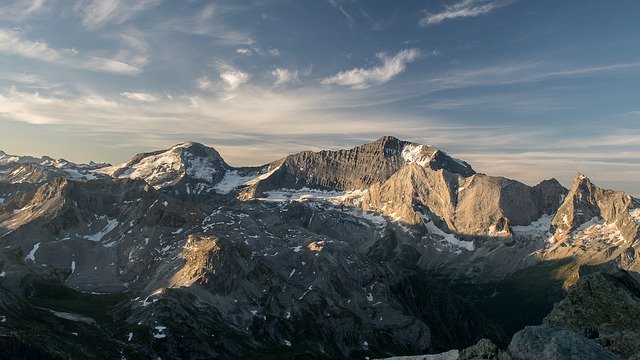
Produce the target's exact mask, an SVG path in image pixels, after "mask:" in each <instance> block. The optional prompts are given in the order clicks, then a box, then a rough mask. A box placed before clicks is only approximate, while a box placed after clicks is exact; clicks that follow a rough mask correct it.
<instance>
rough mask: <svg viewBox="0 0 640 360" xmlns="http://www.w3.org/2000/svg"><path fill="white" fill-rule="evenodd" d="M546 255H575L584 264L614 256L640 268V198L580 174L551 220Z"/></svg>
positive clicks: (622, 263) (627, 266)
mask: <svg viewBox="0 0 640 360" xmlns="http://www.w3.org/2000/svg"><path fill="white" fill-rule="evenodd" d="M551 227H552V232H553V236H552V237H551V238H550V239H549V242H548V245H547V246H548V249H546V250H544V251H543V252H542V255H543V257H544V258H546V259H559V258H570V257H573V258H575V259H576V261H577V262H578V263H580V264H588V263H590V264H598V263H605V262H608V261H611V260H614V261H615V262H616V263H617V264H618V265H619V266H620V267H622V268H625V269H629V270H633V271H636V272H637V271H639V270H640V261H639V260H640V254H639V253H638V249H639V248H640V242H639V241H638V240H640V201H639V200H637V199H634V198H633V197H631V196H629V195H627V194H625V193H624V192H622V191H613V190H604V189H600V188H599V187H597V186H595V185H594V184H593V183H592V182H591V181H590V180H589V179H588V178H587V177H586V176H584V175H582V174H578V175H577V176H576V177H575V178H574V180H573V185H572V186H571V190H570V191H569V193H568V194H567V196H566V198H565V199H564V201H563V203H562V205H561V206H560V208H559V209H558V211H557V212H556V214H555V216H554V218H553V220H552V222H551Z"/></svg>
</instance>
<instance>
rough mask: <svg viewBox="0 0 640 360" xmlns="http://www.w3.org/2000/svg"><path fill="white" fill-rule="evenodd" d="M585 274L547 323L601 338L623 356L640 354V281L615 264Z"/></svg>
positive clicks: (586, 270) (554, 310) (585, 269)
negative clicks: (614, 265)
mask: <svg viewBox="0 0 640 360" xmlns="http://www.w3.org/2000/svg"><path fill="white" fill-rule="evenodd" d="M601 269H602V270H604V271H598V270H601ZM592 271H595V272H592ZM581 273H582V276H581V277H580V279H579V280H578V283H577V284H576V285H575V286H573V287H572V288H571V289H570V290H569V293H568V294H567V297H566V298H565V299H564V300H562V301H560V302H559V303H557V304H556V306H555V307H554V308H553V311H552V312H551V313H550V314H549V315H548V316H547V317H546V318H545V322H546V323H549V324H554V325H559V326H563V327H566V328H569V329H572V330H573V331H576V332H580V333H583V334H585V336H588V337H591V338H594V339H598V341H599V342H601V343H602V344H603V345H604V346H605V347H606V348H607V349H609V350H611V351H613V352H615V353H617V354H620V355H621V356H622V357H623V358H629V357H631V356H634V355H636V356H638V355H640V284H639V283H638V282H637V281H636V280H635V279H634V278H633V277H632V276H631V275H630V274H629V273H628V272H626V271H624V270H620V269H617V268H615V267H613V268H611V267H610V268H609V269H607V268H604V269H603V268H596V269H595V270H589V268H583V269H582V271H581Z"/></svg>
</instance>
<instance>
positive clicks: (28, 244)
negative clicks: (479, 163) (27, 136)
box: [0, 136, 640, 359]
mask: <svg viewBox="0 0 640 360" xmlns="http://www.w3.org/2000/svg"><path fill="white" fill-rule="evenodd" d="M639 250H640V201H639V200H638V199H635V198H633V197H632V196H630V195H628V194H625V193H624V192H621V191H614V190H605V189H601V188H599V187H597V186H596V185H595V184H593V183H592V182H591V181H590V180H589V179H588V178H587V177H586V176H585V175H582V174H578V175H577V176H576V178H575V179H574V181H573V183H572V184H571V186H570V188H569V189H567V188H565V187H563V186H562V185H561V184H560V183H559V182H558V181H557V180H555V179H548V180H544V181H542V182H540V183H539V184H536V185H528V184H524V183H522V182H519V181H517V180H513V179H507V178H504V177H498V176H490V175H486V174H481V173H478V172H476V171H475V170H474V169H473V168H472V166H471V165H470V164H468V163H467V162H465V161H463V160H459V159H456V158H454V157H452V156H450V155H448V154H447V153H446V152H444V151H442V150H440V149H438V148H436V147H434V146H431V145H424V144H418V143H413V142H407V141H402V140H399V139H396V138H394V137H391V136H386V137H383V138H380V139H378V140H375V141H373V142H370V143H367V144H364V145H361V146H357V147H355V148H352V149H346V150H324V151H319V152H313V151H305V152H301V153H297V154H292V155H288V156H286V157H284V158H281V159H278V160H275V161H273V162H271V163H268V164H264V165H261V166H255V167H234V166H231V165H229V164H228V163H227V162H225V160H224V159H223V158H222V156H221V155H220V154H219V153H218V152H217V151H216V150H215V149H214V148H212V147H208V146H205V145H202V144H199V143H194V142H185V143H181V144H177V145H175V146H173V147H171V148H169V149H166V150H159V151H153V152H149V153H141V154H138V155H135V156H134V157H133V158H132V159H131V160H130V161H129V162H127V163H125V164H122V165H110V164H96V163H91V164H74V163H72V162H69V161H66V160H63V159H60V160H55V159H52V158H49V157H43V158H33V157H28V156H13V155H8V154H6V153H4V152H0V358H29V359H37V358H42V359H114V358H123V359H158V358H161V359H175V358H184V359H210V358H221V359H224V358H229V359H235V358H256V359H258V358H264V359H288V358H292V359H334V358H353V359H366V358H386V357H394V358H403V357H404V356H412V358H414V359H618V358H625V359H638V358H640V347H639V346H638V339H640V337H639V335H638V326H639V325H640V320H639V319H640V312H638V309H640V306H639V305H638V304H640V300H639V296H640V285H639V284H638V279H640V277H639V276H638V271H640V255H639ZM407 359H408V358H407Z"/></svg>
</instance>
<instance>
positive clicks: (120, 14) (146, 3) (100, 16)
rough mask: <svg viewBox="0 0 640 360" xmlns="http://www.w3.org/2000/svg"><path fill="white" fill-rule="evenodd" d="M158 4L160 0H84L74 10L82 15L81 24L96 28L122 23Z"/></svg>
mask: <svg viewBox="0 0 640 360" xmlns="http://www.w3.org/2000/svg"><path fill="white" fill-rule="evenodd" d="M158 4H160V0H130V1H126V0H124V1H123V0H85V1H79V2H78V3H77V4H76V6H75V10H76V12H78V13H79V14H81V15H82V24H83V25H84V26H85V27H87V28H89V29H96V28H98V27H100V26H102V25H105V24H108V23H115V24H122V23H123V22H125V21H127V20H129V19H133V18H134V17H136V16H137V15H138V14H139V13H140V12H142V11H143V10H145V9H147V8H150V7H152V6H156V5H158Z"/></svg>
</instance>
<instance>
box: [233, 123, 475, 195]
mask: <svg viewBox="0 0 640 360" xmlns="http://www.w3.org/2000/svg"><path fill="white" fill-rule="evenodd" d="M411 163H415V164H418V165H420V166H425V167H429V168H431V169H435V170H438V169H447V170H449V171H450V172H452V173H456V174H461V175H463V176H470V175H473V174H474V173H475V171H474V170H473V169H472V168H471V166H470V165H469V164H467V163H465V162H463V161H461V160H457V159H454V158H452V157H450V156H449V155H447V154H446V153H445V152H443V151H441V150H439V149H437V148H435V147H433V146H428V145H420V144H416V143H411V142H406V141H402V140H399V139H396V138H394V137H392V136H385V137H382V138H380V139H378V140H376V141H374V142H371V143H368V144H364V145H361V146H357V147H355V148H353V149H348V150H335V151H330V150H323V151H319V152H312V151H305V152H301V153H298V154H294V155H289V156H287V157H285V158H284V159H281V160H278V161H276V162H274V163H272V164H271V165H270V166H269V168H270V169H273V170H272V172H271V173H270V175H269V176H268V177H266V178H264V179H261V180H260V181H258V182H256V183H255V184H253V185H251V186H250V187H249V188H248V189H247V190H246V194H245V195H244V197H261V196H263V195H264V194H265V193H266V192H268V191H270V190H277V189H301V188H304V187H307V188H312V189H321V190H340V191H344V190H358V189H361V190H363V189H366V188H368V187H369V186H371V185H373V184H374V183H377V182H382V181H385V180H387V179H389V178H390V177H391V176H392V175H393V174H394V173H395V172H396V171H398V170H399V169H400V168H402V167H403V166H405V165H406V164H411Z"/></svg>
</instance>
